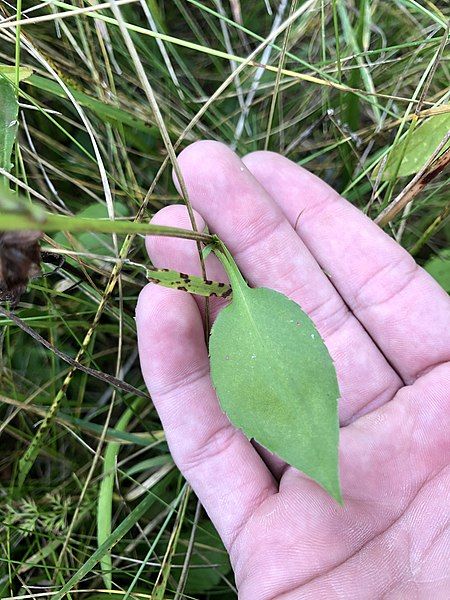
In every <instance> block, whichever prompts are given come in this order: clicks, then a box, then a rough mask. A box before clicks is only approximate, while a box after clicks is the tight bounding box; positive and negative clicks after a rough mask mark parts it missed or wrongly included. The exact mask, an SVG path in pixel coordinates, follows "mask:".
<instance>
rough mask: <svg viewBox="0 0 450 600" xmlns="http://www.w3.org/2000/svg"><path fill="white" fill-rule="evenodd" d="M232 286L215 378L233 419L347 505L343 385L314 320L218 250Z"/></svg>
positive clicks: (216, 330) (217, 329)
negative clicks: (250, 280)
mask: <svg viewBox="0 0 450 600" xmlns="http://www.w3.org/2000/svg"><path fill="white" fill-rule="evenodd" d="M218 256H219V257H220V258H221V260H222V261H223V264H224V266H225V268H226V269H227V271H228V275H229V277H230V280H231V281H232V287H233V302H232V303H231V304H230V305H229V306H227V307H226V308H224V309H223V310H222V311H221V312H220V313H219V316H218V317H217V320H216V322H215V323H214V325H213V328H212V331H211V336H210V357H211V378H212V381H213V384H214V387H215V389H216V391H217V394H218V397H219V400H220V404H221V406H222V409H223V410H224V412H225V413H226V414H227V415H228V417H229V418H230V420H231V421H232V423H234V425H236V426H237V427H239V428H240V429H242V431H243V432H244V433H245V434H246V435H247V437H249V438H254V439H255V440H256V441H258V442H259V443H260V444H261V445H263V446H264V447H266V448H267V449H268V450H270V451H271V452H274V453H275V454H277V455H278V456H279V457H280V458H282V459H283V460H285V461H286V462H288V463H289V464H291V465H292V466H294V467H296V468H298V469H300V470H301V471H303V472H304V473H305V474H306V475H308V476H309V477H312V478H313V479H314V480H315V481H317V482H318V483H319V484H320V485H321V486H322V487H323V488H324V489H325V490H326V491H327V492H328V493H329V494H330V495H331V496H333V498H335V499H336V500H337V501H338V502H339V503H340V504H342V495H341V491H340V484H339V473H338V441H339V422H338V413H337V401H338V398H339V387H338V383H337V377H336V372H335V369H334V365H333V361H332V359H331V357H330V355H329V353H328V350H327V348H326V346H325V343H324V342H323V340H322V338H321V337H320V335H319V333H318V331H317V329H316V328H315V326H314V324H313V322H312V321H311V319H310V318H309V317H308V316H307V315H306V313H304V312H303V311H302V310H301V308H300V307H299V306H298V304H296V303H295V302H293V301H292V300H290V299H289V298H287V297H286V296H283V294H280V293H279V292H276V291H274V290H271V289H268V288H256V289H252V288H249V287H248V286H247V285H246V283H245V282H244V280H243V279H242V276H241V275H240V274H239V271H238V270H237V267H236V266H235V265H234V261H233V262H231V261H232V260H233V259H232V258H231V256H230V255H229V253H228V252H227V253H222V252H218Z"/></svg>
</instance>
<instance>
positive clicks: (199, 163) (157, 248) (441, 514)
mask: <svg viewBox="0 0 450 600" xmlns="http://www.w3.org/2000/svg"><path fill="white" fill-rule="evenodd" d="M179 164H180V167H181V170H182V172H183V176H184V178H185V181H186V185H187V189H188V192H189V197H190V200H191V203H192V205H193V206H194V208H195V209H196V210H197V211H198V213H197V225H198V227H199V229H202V228H203V227H204V225H205V222H204V221H203V219H202V218H201V216H200V215H202V216H203V217H204V218H205V220H206V222H207V225H208V227H209V228H210V230H211V231H213V232H215V233H217V234H218V235H219V236H220V237H221V238H222V240H223V241H224V242H225V243H226V245H227V246H228V248H229V249H230V251H231V252H232V253H233V255H234V257H235V259H236V261H237V263H238V265H239V267H240V269H241V271H242V273H243V274H244V276H245V277H246V278H247V279H248V281H249V282H250V284H251V285H255V286H266V287H271V288H273V289H276V290H278V291H280V292H282V293H284V294H286V295H287V296H289V297H290V298H292V299H293V300H294V301H296V302H298V304H299V305H300V306H301V307H302V308H303V310H305V311H306V312H307V313H308V314H309V315H310V317H311V318H312V319H313V321H314V322H315V324H316V326H317V328H318V329H319V331H320V332H321V334H322V337H323V338H324V340H325V343H326V344H327V347H328V349H329V351H330V353H331V355H332V357H333V359H334V361H335V366H336V369H337V373H338V379H339V385H340V390H341V400H340V403H339V407H340V422H341V438H340V472H341V483H342V492H343V498H344V502H345V506H344V508H341V507H339V506H338V505H337V504H336V502H335V501H334V500H332V499H331V498H330V497H329V496H328V495H327V494H326V492H324V491H323V490H322V488H321V487H319V486H318V485H317V484H316V483H314V482H313V481H311V480H310V479H308V478H307V477H306V476H304V475H302V474H301V473H300V472H299V471H297V470H296V469H294V468H292V467H289V466H287V465H285V464H283V463H282V462H281V461H280V460H279V459H278V458H277V457H275V456H273V455H271V454H270V453H269V452H267V451H266V450H265V449H263V448H261V447H258V446H257V445H256V444H252V443H251V442H249V441H248V440H247V439H246V437H245V436H244V434H243V433H242V432H241V431H239V430H237V429H236V428H234V427H233V426H232V425H231V424H230V422H229V421H228V419H227V417H226V415H225V414H224V413H223V412H222V410H221V409H220V406H219V404H218V401H217V398H216V395H215V393H214V391H213V389H212V387H211V382H210V377H209V364H208V353H207V349H206V345H205V342H204V332H203V326H202V316H201V310H202V306H201V302H200V301H198V300H196V299H194V298H193V297H191V296H190V295H188V294H185V293H183V292H179V291H176V290H169V289H164V288H160V287H158V286H156V285H152V284H150V285H148V286H147V287H146V288H145V289H144V290H143V291H142V293H141V296H140V299H139V303H138V307H137V323H138V333H139V350H140V357H141V365H142V370H143V374H144V377H145V381H146V383H147V386H148V388H149V391H150V393H151V394H152V398H153V401H154V403H155V406H156V408H157V410H158V412H159V414H160V417H161V420H162V423H163V425H164V428H165V431H166V435H167V440H168V442H169V445H170V448H171V452H172V454H173V457H174V459H175V461H176V463H177V464H178V466H179V468H180V469H181V471H182V472H183V474H184V475H185V476H186V478H187V479H188V481H189V482H190V483H191V485H192V486H193V488H194V490H195V491H196V493H197V494H198V496H199V498H200V500H201V502H202V503H203V505H204V506H205V508H206V510H207V512H208V514H209V515H210V517H211V519H212V521H213V522H214V524H215V526H216V528H217V530H218V531H219V533H220V535H221V537H222V539H223V541H224V543H225V545H226V547H227V549H228V551H229V553H230V557H231V561H232V564H233V568H234V571H235V577H236V583H237V586H238V589H239V598H241V599H242V600H269V599H275V598H277V599H286V600H291V599H294V598H295V599H297V598H302V599H303V598H315V599H317V598H326V599H329V598H358V599H359V598H382V597H383V598H384V597H386V598H390V599H391V598H394V599H395V598H399V599H400V598H433V599H439V598H448V597H449V593H450V592H449V590H450V578H449V573H450V568H449V567H450V565H449V562H450V561H449V553H450V539H449V537H450V536H449V529H448V522H449V519H448V517H449V511H448V506H449V492H450V477H449V474H450V472H449V468H448V458H449V439H450V436H449V428H448V422H449V419H448V414H449V413H448V409H449V405H450V362H447V361H450V300H449V298H448V296H447V295H446V294H445V292H444V291H443V290H442V289H441V288H440V287H439V286H438V285H437V283H435V281H434V280H433V279H432V278H431V277H429V276H428V275H427V273H425V272H424V271H423V270H422V269H420V268H419V267H418V266H417V265H416V264H415V262H414V261H413V259H412V258H411V257H410V256H409V255H408V253H407V252H406V251H404V250H403V249H402V248H401V247H400V246H399V245H397V244H396V243H395V242H394V241H393V240H392V239H391V238H389V237H388V236H387V235H386V234H385V233H383V232H382V231H381V230H380V229H379V228H378V227H377V226H376V225H375V224H374V223H372V222H371V221H370V220H369V219H368V218H366V217H365V216H364V215H363V214H362V213H360V212H359V211H358V210H357V209H356V208H355V207H353V206H352V205H351V204H350V203H348V202H347V201H346V200H344V199H343V198H341V197H340V196H339V195H338V194H337V193H336V192H334V191H333V190H332V189H331V188H329V187H328V186H327V185H326V184H325V183H323V182H322V181H320V180H319V179H318V178H316V177H315V176H313V175H311V174H310V173H308V172H307V171H305V170H304V169H301V168H299V167H298V166H296V165H294V164H293V163H292V162H290V161H288V160H287V159H285V158H283V157H281V156H279V155H276V154H273V153H269V152H257V153H253V154H250V155H248V156H247V157H245V158H244V159H243V161H241V160H240V159H239V158H238V157H237V156H236V155H235V154H234V153H233V152H231V150H229V149H228V148H227V147H226V146H224V145H222V144H219V143H217V142H197V143H196V144H193V145H192V146H190V147H189V148H187V149H186V150H185V151H184V152H183V153H182V154H181V155H180V157H179ZM154 222H157V223H160V224H166V225H172V226H180V227H187V226H188V223H189V221H188V217H187V214H186V210H185V208H184V207H181V206H171V207H168V208H165V209H163V210H162V211H160V212H159V213H158V214H157V215H156V216H155V218H154ZM148 249H149V254H150V256H151V258H152V260H153V262H154V264H155V265H157V266H161V267H169V268H173V269H177V270H180V271H184V272H188V273H194V274H195V273H197V274H198V273H199V264H198V256H197V254H196V247H195V244H194V243H193V242H191V241H186V240H179V239H167V238H150V239H149V240H148ZM207 271H208V276H209V277H210V278H211V279H217V280H224V278H225V275H224V273H223V271H222V268H221V266H220V264H219V263H218V261H217V259H216V258H215V257H214V256H210V257H209V258H208V261H207ZM222 305H223V301H219V300H216V301H215V302H213V303H212V313H213V316H214V314H216V313H217V311H218V310H220V307H221V306H222ZM299 368H301V365H299ZM261 403H264V397H262V398H261ZM267 418H268V419H270V414H268V415H267Z"/></svg>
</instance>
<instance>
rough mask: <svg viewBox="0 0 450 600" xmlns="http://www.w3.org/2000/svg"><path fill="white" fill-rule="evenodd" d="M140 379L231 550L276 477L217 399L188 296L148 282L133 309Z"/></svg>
mask: <svg viewBox="0 0 450 600" xmlns="http://www.w3.org/2000/svg"><path fill="white" fill-rule="evenodd" d="M136 322H137V330H138V344H139V356H140V361H141V368H142V373H143V376H144V379H145V383H146V385H147V387H148V390H149V392H150V394H151V396H152V399H153V402H154V404H155V407H156V409H157V411H158V414H159V416H160V418H161V422H162V424H163V427H164V430H165V432H166V438H167V442H168V444H169V447H170V450H171V453H172V456H173V458H174V460H175V462H176V464H177V465H178V467H179V469H180V471H181V472H182V473H183V474H184V476H185V477H186V479H187V480H188V481H189V482H190V484H191V485H192V487H193V488H194V490H195V492H196V493H197V494H198V497H199V498H200V501H201V502H202V504H203V506H204V507H205V509H206V510H207V512H208V514H209V515H210V517H211V519H212V521H213V522H214V524H215V526H216V528H217V530H218V532H219V534H220V535H221V537H222V539H223V540H224V543H225V545H226V546H227V548H228V549H229V548H230V547H231V545H232V543H233V540H234V538H235V536H236V535H237V532H238V531H239V529H240V528H241V527H242V526H243V524H244V523H245V522H246V520H247V519H248V518H249V516H250V515H251V514H252V513H253V511H254V510H255V509H256V508H257V507H258V505H259V504H260V503H261V502H263V501H264V500H265V499H266V498H267V497H268V496H270V495H271V494H274V493H275V492H276V490H277V487H276V484H275V481H274V479H273V477H272V475H271V474H270V472H269V471H268V469H267V467H266V466H265V464H264V463H263V461H262V460H261V458H260V457H259V455H258V453H257V452H256V450H255V449H254V448H253V446H252V445H251V444H250V442H249V441H248V440H247V439H246V437H245V436H244V434H243V433H242V432H241V431H240V430H238V429H236V428H234V427H233V426H232V425H231V424H230V422H229V420H228V418H227V417H226V415H225V414H224V413H223V412H222V410H221V409H220V407H219V404H218V402H217V398H216V395H215V393H214V390H213V389H212V387H211V382H210V377H209V360H208V353H207V349H206V346H205V342H204V334H203V325H202V320H201V316H200V313H199V311H198V308H197V306H196V304H195V301H194V300H193V299H192V298H191V297H190V296H189V295H188V294H186V293H184V292H180V291H177V290H171V289H166V288H162V287H159V286H157V285H154V284H149V285H147V286H146V287H145V288H144V289H143V290H142V292H141V294H140V296H139V301H138V305H137V309H136Z"/></svg>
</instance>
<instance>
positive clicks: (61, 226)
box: [0, 213, 214, 244]
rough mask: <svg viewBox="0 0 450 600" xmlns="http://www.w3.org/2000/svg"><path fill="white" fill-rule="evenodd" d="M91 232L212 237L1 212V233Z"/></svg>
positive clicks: (162, 228)
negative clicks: (29, 231) (25, 230)
mask: <svg viewBox="0 0 450 600" xmlns="http://www.w3.org/2000/svg"><path fill="white" fill-rule="evenodd" d="M23 229H28V230H34V231H45V232H52V231H70V232H71V233H75V232H78V231H91V232H95V233H117V234H127V233H134V234H139V233H141V234H144V235H162V236H166V237H179V238H184V239H189V240H197V241H200V242H205V244H210V243H211V242H212V241H213V239H214V238H213V236H211V235H209V234H207V233H199V232H196V231H191V230H189V229H181V228H179V227H166V226H164V225H154V224H151V223H138V222H135V221H134V222H132V221H118V220H115V221H112V220H109V219H83V218H81V217H66V216H63V215H54V214H50V213H43V215H42V217H41V215H39V218H35V217H34V216H31V215H27V214H17V213H16V214H12V213H6V214H5V213H0V231H18V230H23Z"/></svg>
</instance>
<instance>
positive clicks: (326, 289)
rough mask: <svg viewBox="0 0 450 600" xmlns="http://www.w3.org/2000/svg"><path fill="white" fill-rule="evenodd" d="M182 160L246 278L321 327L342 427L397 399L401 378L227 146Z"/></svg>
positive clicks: (196, 198)
mask: <svg viewBox="0 0 450 600" xmlns="http://www.w3.org/2000/svg"><path fill="white" fill-rule="evenodd" d="M178 160H179V165H180V168H181V170H182V172H183V176H184V178H185V183H186V185H187V188H188V192H189V197H190V200H191V202H192V204H193V206H194V207H195V208H196V209H197V210H198V211H199V212H200V213H201V214H203V215H205V217H206V218H207V221H208V226H209V227H210V228H211V229H212V230H213V231H214V232H216V233H218V234H219V235H220V237H221V238H222V240H223V241H224V242H225V243H226V244H227V246H228V247H229V249H230V251H231V252H232V254H233V255H234V257H235V258H236V260H237V262H238V264H239V266H240V268H241V270H242V271H243V273H244V275H245V276H247V278H248V279H249V280H250V282H251V283H252V284H255V285H259V286H267V287H271V288H274V289H276V290H278V291H280V292H282V293H284V294H286V295H288V296H290V297H291V298H292V299H293V300H294V301H296V302H298V303H299V304H300V306H301V307H302V308H303V309H304V310H305V311H306V312H307V313H308V314H309V315H310V317H311V318H312V319H313V321H314V322H315V324H316V325H317V327H318V329H319V331H320V332H321V334H322V336H323V337H324V339H325V342H326V344H327V347H328V349H329V351H330V353H331V356H332V357H333V359H334V361H335V363H336V367H337V372H338V378H339V384H340V390H341V395H342V401H341V402H340V416H341V422H344V423H345V422H347V421H348V420H349V419H351V418H352V417H353V416H354V415H358V414H360V413H361V412H363V411H367V410H369V409H372V408H373V407H374V406H377V405H379V404H381V403H383V402H385V401H386V400H388V399H390V398H392V396H393V394H394V393H395V391H396V390H397V389H398V387H399V386H400V383H401V382H400V380H399V378H398V376H397V375H396V373H395V372H394V371H393V369H392V368H391V367H390V365H389V364H388V363H387V362H386V360H385V358H384V357H383V356H382V354H381V353H380V352H379V350H378V349H377V348H376V346H375V345H374V344H373V343H372V340H371V339H370V337H369V336H368V335H367V333H366V332H365V331H364V329H363V328H362V327H361V325H360V323H359V322H358V321H357V320H356V319H355V318H354V317H353V316H352V315H351V314H350V313H349V311H348V309H347V307H346V305H345V303H344V302H343V301H342V299H341V298H340V296H339V295H338V294H337V292H336V290H335V289H334V287H333V286H332V284H331V283H330V282H329V280H328V279H327V277H326V276H325V275H324V274H323V272H322V270H321V269H320V267H319V265H318V264H317V262H316V261H315V259H314V258H313V257H312V255H311V254H310V252H309V251H308V250H307V248H306V247H305V245H304V244H303V242H302V241H301V240H300V239H299V237H298V236H297V234H296V233H295V232H294V230H293V228H292V226H291V225H290V224H289V223H288V222H287V220H286V219H285V217H284V215H283V213H282V212H281V210H280V209H279V208H278V207H277V206H276V205H275V203H274V202H273V201H272V199H271V198H270V197H269V196H268V194H267V193H266V192H265V190H264V189H263V188H262V187H261V186H260V185H259V183H258V182H257V181H256V180H255V179H254V177H253V176H252V175H251V174H250V173H249V172H248V170H247V169H246V168H245V167H244V165H243V163H242V162H241V161H240V160H239V159H238V157H237V156H236V155H235V154H234V153H233V152H232V151H231V150H229V149H228V148H227V147H226V146H224V145H223V144H219V143H217V142H197V143H195V144H193V145H191V146H189V147H188V148H187V149H186V150H184V151H183V152H182V153H181V155H180V156H179V159H178Z"/></svg>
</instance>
